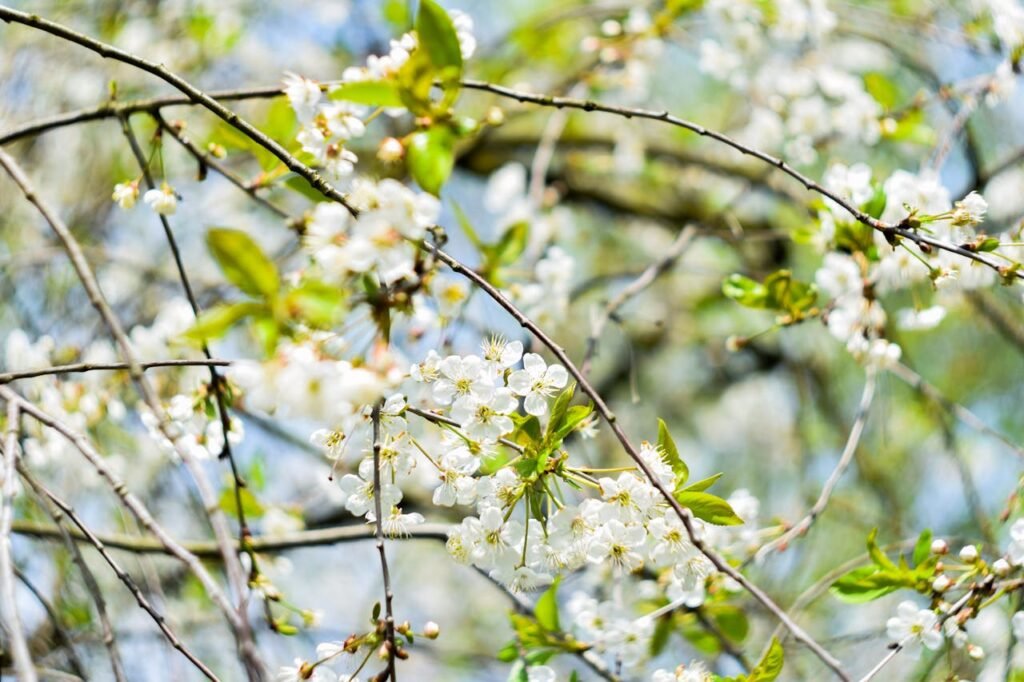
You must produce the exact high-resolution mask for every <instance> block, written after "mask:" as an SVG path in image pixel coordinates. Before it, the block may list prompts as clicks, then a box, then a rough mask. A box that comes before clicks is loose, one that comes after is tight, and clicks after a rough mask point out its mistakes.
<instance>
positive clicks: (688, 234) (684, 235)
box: [580, 225, 697, 374]
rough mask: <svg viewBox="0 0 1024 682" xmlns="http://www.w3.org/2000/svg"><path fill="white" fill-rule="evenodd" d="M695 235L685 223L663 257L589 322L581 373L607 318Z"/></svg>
mask: <svg viewBox="0 0 1024 682" xmlns="http://www.w3.org/2000/svg"><path fill="white" fill-rule="evenodd" d="M695 236H697V228H696V227H694V226H693V225H687V226H686V227H685V228H683V231H682V232H680V233H679V236H678V237H676V238H675V240H674V241H673V242H672V244H671V245H670V246H669V247H668V249H667V250H666V252H665V255H664V257H662V258H661V259H660V260H658V262H656V263H652V264H651V265H649V266H647V268H646V269H644V271H643V272H641V273H640V275H639V276H638V277H637V278H636V279H634V280H633V281H632V282H630V283H629V284H627V285H626V286H625V287H624V288H623V289H622V290H621V291H619V292H618V293H617V294H616V295H615V296H613V297H612V298H611V300H609V301H608V303H607V304H606V305H605V307H604V310H602V311H601V312H600V314H599V315H598V316H597V318H596V319H595V320H594V321H593V323H592V324H591V328H590V336H589V337H587V343H586V349H585V350H584V354H583V361H582V362H581V363H580V371H581V372H582V373H583V374H589V373H590V363H591V362H592V361H593V359H594V355H596V354H597V343H598V341H599V340H600V338H601V332H603V331H604V327H605V325H606V324H608V320H610V319H612V318H613V317H614V316H615V314H616V313H617V312H618V310H619V308H621V307H622V306H624V305H625V304H626V303H627V302H628V301H629V300H630V299H632V298H634V297H635V296H637V295H639V294H640V293H641V292H642V291H644V289H646V288H647V287H649V286H651V285H652V284H654V281H655V280H656V279H658V277H659V276H661V275H662V274H663V273H665V272H667V271H668V270H669V269H670V268H671V267H672V266H673V265H675V263H676V261H678V260H679V259H680V258H681V257H682V255H683V254H684V253H685V252H686V249H687V248H689V246H690V243H691V242H693V238H694V237H695Z"/></svg>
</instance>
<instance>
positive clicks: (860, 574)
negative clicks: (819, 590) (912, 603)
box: [829, 566, 917, 604]
mask: <svg viewBox="0 0 1024 682" xmlns="http://www.w3.org/2000/svg"><path fill="white" fill-rule="evenodd" d="M916 582H917V581H916V579H915V577H914V576H913V575H912V574H909V573H905V572H901V571H899V570H898V569H880V568H879V567H878V566H861V567H860V568H855V569H853V570H852V571H850V572H849V573H847V574H845V575H843V576H842V577H840V578H839V579H838V580H836V581H835V582H834V583H832V587H830V588H829V591H830V592H831V593H832V594H833V595H834V596H835V597H837V598H839V599H842V600H843V601H845V602H847V603H850V604H862V603H864V602H869V601H874V600H875V599H878V598H880V597H884V596H885V595H887V594H890V593H892V592H895V591H896V590H899V589H901V588H904V587H914V585H915V584H916Z"/></svg>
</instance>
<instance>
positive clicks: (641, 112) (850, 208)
mask: <svg viewBox="0 0 1024 682" xmlns="http://www.w3.org/2000/svg"><path fill="white" fill-rule="evenodd" d="M0 18H2V13H0ZM462 87H464V88H468V89H470V90H481V91H484V92H489V93H491V94H494V95H498V96H499V97H505V98H509V99H514V100H516V101H517V102H520V103H528V104H536V105H539V106H546V107H555V108H557V109H563V108H568V109H579V110H581V111H588V112H590V111H599V112H602V113H606V114H614V115H616V116H623V117H625V118H641V119H648V120H652V121H661V122H663V123H668V124H669V125H673V126H676V127H678V128H683V129H685V130H689V131H690V132H692V133H696V134H697V135H700V136H702V137H707V138H710V139H712V140H715V141H717V142H720V143H722V144H724V145H726V146H728V147H731V148H733V149H735V150H736V151H738V152H740V153H741V154H744V155H746V156H751V157H753V158H755V159H758V160H760V161H762V162H764V163H766V164H768V165H769V166H772V167H774V168H778V169H779V170H780V171H782V172H783V173H785V174H786V175H788V176H790V177H791V178H793V179H794V180H796V181H797V182H799V183H800V184H802V185H803V186H804V188H805V189H807V190H808V191H811V192H815V193H817V194H820V195H821V196H823V197H827V198H829V199H831V200H832V201H834V202H835V203H836V204H838V205H839V206H841V207H842V208H843V209H844V210H845V211H846V212H847V213H849V214H850V215H851V216H853V217H854V218H855V219H856V220H857V221H858V222H860V223H863V224H864V225H867V226H868V227H871V228H872V229H875V230H878V231H880V232H882V233H883V234H886V235H889V236H897V235H898V236H900V237H903V238H905V239H909V240H910V241H912V242H914V243H916V244H918V245H921V244H925V245H927V246H933V247H935V248H937V249H942V250H943V251H948V252H950V253H955V254H958V255H960V256H963V257H965V258H970V259H971V260H974V261H977V262H979V263H983V264H984V265H986V266H988V267H990V268H992V269H993V270H995V271H997V272H1001V271H1002V270H1003V266H1002V265H1001V264H999V263H997V262H995V261H991V260H989V259H988V258H986V257H984V256H981V255H980V254H978V253H976V252H974V251H970V250H968V249H965V248H963V247H960V246H957V245H955V244H949V243H946V242H943V241H942V240H940V239H935V238H934V237H930V236H928V235H926V234H923V233H920V232H917V231H916V230H914V229H911V228H909V227H907V225H905V224H904V223H905V222H906V221H903V222H900V223H897V224H890V223H886V222H883V221H881V220H878V219H877V218H874V217H872V216H870V215H868V214H867V213H865V212H864V211H862V210H860V209H859V208H857V207H856V206H854V205H853V204H852V203H850V202H849V201H847V200H846V199H844V198H843V197H842V196H840V195H839V194H837V193H836V192H833V191H832V190H830V189H828V188H827V187H824V186H823V185H821V184H819V183H817V182H815V181H814V180H812V179H811V178H809V177H808V176H806V175H804V174H803V173H801V172H800V171H798V170H796V169H795V168H793V167H792V166H790V165H789V164H788V163H786V162H785V161H784V160H782V159H780V158H778V157H775V156H772V155H771V154H767V153H765V152H762V151H760V150H759V149H755V148H754V147H750V146H748V145H745V144H743V143H742V142H739V141H737V140H735V139H733V138H731V137H729V136H728V135H726V134H724V133H720V132H718V131H717V130H712V129H710V128H706V127H704V126H702V125H699V124H697V123H693V122H692V121H688V120H686V119H683V118H680V117H678V116H674V115H672V114H671V113H669V112H668V111H652V110H650V109H639V108H636V107H622V106H615V105H611V104H603V103H601V102H595V101H593V100H585V99H576V98H572V97H554V96H550V95H539V94H535V93H531V92H525V91H522V90H515V89H513V88H507V87H505V86H502V85H494V84H492V83H487V82H484V81H473V80H467V81H463V82H462ZM1013 275H1014V276H1015V277H1019V278H1021V279H1024V272H1018V271H1014V272H1013Z"/></svg>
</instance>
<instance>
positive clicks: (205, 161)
mask: <svg viewBox="0 0 1024 682" xmlns="http://www.w3.org/2000/svg"><path fill="white" fill-rule="evenodd" d="M150 113H151V114H152V116H153V118H154V120H156V122H157V124H158V125H159V126H160V128H161V129H162V130H163V131H165V132H166V133H167V134H168V135H170V136H171V137H173V138H174V141H175V142H177V143H178V144H180V145H181V146H182V147H183V148H184V149H185V150H186V151H187V152H188V153H189V154H191V155H192V156H193V157H195V159H196V162H197V163H199V165H200V167H203V166H208V167H210V168H212V169H213V170H215V171H216V172H217V173H219V174H220V175H222V176H223V177H224V178H225V179H226V180H227V181H228V182H230V183H231V184H232V185H234V186H235V187H237V188H238V189H240V190H242V191H243V192H245V193H246V194H248V195H249V196H250V197H251V198H252V199H253V201H255V202H256V203H257V204H259V205H260V206H263V207H264V208H266V209H267V210H269V211H270V212H271V213H273V214H274V215H276V216H278V217H279V218H290V217H291V216H290V214H289V213H288V211H286V210H284V209H283V208H281V207H280V206H278V205H277V204H275V203H273V202H272V201H269V200H268V199H266V198H264V197H263V196H262V195H260V193H259V192H258V191H257V190H258V189H259V187H258V186H255V185H253V184H252V183H249V182H246V181H245V179H244V178H243V177H241V176H240V175H238V174H237V173H235V172H234V171H232V170H231V169H230V168H228V167H227V166H225V165H224V164H223V163H221V162H220V161H218V160H217V159H216V158H214V156H213V155H212V154H209V153H208V152H204V151H203V150H202V149H200V148H199V147H197V146H196V145H195V143H194V142H192V140H190V139H189V138H188V137H187V136H186V135H185V133H184V132H183V131H182V129H181V127H180V126H177V125H174V124H171V123H168V122H167V121H166V120H164V117H163V116H161V115H160V112H159V110H153V111H151V112H150Z"/></svg>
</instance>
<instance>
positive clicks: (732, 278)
mask: <svg viewBox="0 0 1024 682" xmlns="http://www.w3.org/2000/svg"><path fill="white" fill-rule="evenodd" d="M722 293H723V294H725V296H726V298H731V299H732V300H734V301H736V302H737V303H739V304H740V305H742V306H746V307H747V308H767V307H768V290H767V289H766V288H765V286H764V285H763V284H761V283H760V282H757V281H755V280H752V279H750V278H749V277H745V276H743V275H740V274H732V275H729V276H728V277H726V278H725V281H723V282H722Z"/></svg>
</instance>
